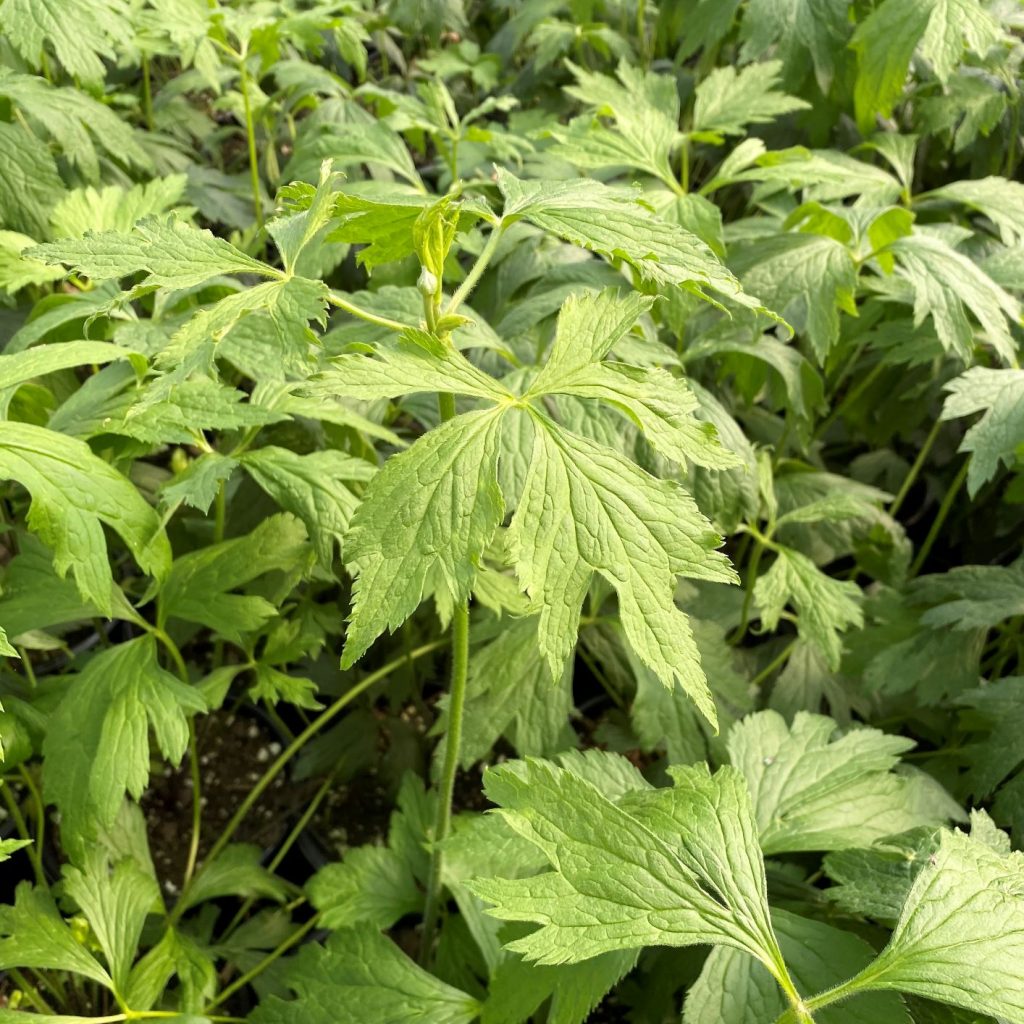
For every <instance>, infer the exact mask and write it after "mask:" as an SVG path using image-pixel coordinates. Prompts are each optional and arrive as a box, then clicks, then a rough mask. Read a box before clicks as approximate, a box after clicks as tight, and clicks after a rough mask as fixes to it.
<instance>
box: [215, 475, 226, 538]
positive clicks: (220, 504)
mask: <svg viewBox="0 0 1024 1024" xmlns="http://www.w3.org/2000/svg"><path fill="white" fill-rule="evenodd" d="M226 520H227V491H226V488H225V481H224V480H221V482H220V485H219V486H218V487H217V496H216V497H215V498H214V499H213V543H214V544H219V543H220V542H221V541H222V540H223V539H224V525H225V522H226Z"/></svg>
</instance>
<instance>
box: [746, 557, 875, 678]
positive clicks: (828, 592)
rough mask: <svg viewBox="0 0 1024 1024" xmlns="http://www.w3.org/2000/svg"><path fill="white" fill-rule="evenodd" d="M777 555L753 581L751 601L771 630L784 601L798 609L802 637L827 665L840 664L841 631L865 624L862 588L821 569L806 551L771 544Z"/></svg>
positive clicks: (776, 622) (833, 667) (784, 605)
mask: <svg viewBox="0 0 1024 1024" xmlns="http://www.w3.org/2000/svg"><path fill="white" fill-rule="evenodd" d="M775 547H776V550H777V554H778V557H777V558H776V559H775V561H774V562H773V563H772V565H771V568H770V569H768V571H767V572H765V573H762V574H761V575H760V576H759V577H758V578H757V582H756V583H755V584H754V600H755V602H756V603H757V606H758V608H759V609H760V613H761V622H762V624H763V625H764V627H765V628H766V629H769V630H773V629H775V627H776V626H778V624H779V619H780V617H781V615H782V612H783V610H784V609H785V607H786V605H788V604H791V605H792V606H793V607H794V608H795V609H796V611H797V616H798V619H797V624H798V628H799V630H800V634H801V636H803V637H804V638H805V639H807V640H808V641H810V642H811V643H813V644H814V645H815V646H816V647H817V648H818V649H819V650H820V651H821V653H822V654H823V655H824V656H825V659H826V661H827V662H828V664H829V666H830V667H831V668H832V669H833V671H834V670H835V669H837V668H838V667H839V662H840V659H841V657H842V640H841V639H840V634H841V633H842V632H844V631H845V630H847V629H849V628H850V627H851V626H860V625H863V622H864V615H863V612H862V611H861V608H860V599H861V590H860V587H858V586H857V584H856V583H854V582H853V581H852V580H837V579H833V578H832V577H831V576H827V575H826V574H825V573H823V572H822V571H821V570H820V569H819V568H818V567H817V566H816V565H815V564H814V563H813V562H812V561H811V560H810V559H809V558H808V557H807V556H806V555H804V554H801V553H800V552H799V551H794V550H793V549H792V548H787V547H783V546H782V545H775Z"/></svg>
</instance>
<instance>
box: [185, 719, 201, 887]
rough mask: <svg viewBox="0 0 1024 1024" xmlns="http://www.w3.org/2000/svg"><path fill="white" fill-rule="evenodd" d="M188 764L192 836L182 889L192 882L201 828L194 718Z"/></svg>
mask: <svg viewBox="0 0 1024 1024" xmlns="http://www.w3.org/2000/svg"><path fill="white" fill-rule="evenodd" d="M188 765H189V773H190V775H191V779H192V838H191V839H190V840H189V844H188V858H187V859H186V861H185V874H184V876H183V878H182V883H181V887H182V889H183V890H184V889H186V888H188V886H189V885H190V884H191V882H192V876H193V875H195V873H196V863H197V862H198V860H199V842H200V837H201V835H202V830H203V796H202V793H203V777H202V773H201V772H200V770H199V744H198V743H197V742H196V723H195V719H194V718H190V719H189V720H188Z"/></svg>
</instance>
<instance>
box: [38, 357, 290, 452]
mask: <svg viewBox="0 0 1024 1024" xmlns="http://www.w3.org/2000/svg"><path fill="white" fill-rule="evenodd" d="M30 351H31V350H30ZM247 397H248V396H247V395H246V394H245V392H244V391H239V390H238V389H237V388H231V387H227V386H225V385H223V384H218V383H217V382H216V381H213V380H211V379H210V378H209V377H195V378H193V379H191V380H185V381H181V382H179V383H176V384H174V385H173V386H171V387H169V388H168V389H167V395H166V397H165V398H163V399H161V400H152V395H151V394H147V393H146V392H143V397H142V400H141V401H139V402H137V403H135V404H134V405H132V406H130V407H129V408H128V409H127V410H126V411H125V414H124V417H123V418H122V419H119V420H117V421H114V422H111V423H108V424H107V425H106V426H107V429H108V430H109V431H110V433H113V434H125V435H126V436H128V437H134V438H135V439H136V440H139V441H144V442H147V443H149V444H167V443H169V442H177V443H178V444H194V443H195V441H196V437H197V434H198V435H201V434H202V432H203V431H204V430H235V429H238V428H240V427H261V426H264V425H265V424H267V423H276V422H278V421H280V420H282V419H285V418H286V417H285V415H284V414H283V413H277V412H273V411H271V410H270V409H263V408H261V407H260V406H259V405H257V404H256V403H255V402H252V401H245V399H246V398H247ZM111 419H113V417H111Z"/></svg>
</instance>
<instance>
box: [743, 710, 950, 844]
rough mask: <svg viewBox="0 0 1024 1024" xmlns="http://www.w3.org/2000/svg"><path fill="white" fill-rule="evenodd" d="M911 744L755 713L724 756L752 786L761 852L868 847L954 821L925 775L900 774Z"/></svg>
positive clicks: (807, 717)
mask: <svg viewBox="0 0 1024 1024" xmlns="http://www.w3.org/2000/svg"><path fill="white" fill-rule="evenodd" d="M910 746H911V744H910V743H909V742H908V741H907V740H905V739H903V738H901V737H899V736H887V735H886V734H884V733H882V732H879V731H878V730H877V729H863V728H862V729H852V730H850V731H849V732H847V733H845V734H844V735H842V736H838V737H837V736H836V725H835V722H833V721H832V719H830V718H826V717H825V716H824V715H812V714H809V713H807V712H803V711H802V712H799V713H798V714H797V715H796V717H795V718H794V720H793V724H792V726H791V727H790V726H787V725H786V722H785V719H783V717H782V716H781V715H780V714H778V713H776V712H774V711H761V712H758V713H757V714H756V715H751V716H750V717H748V718H746V719H744V720H743V721H742V722H740V723H738V724H737V725H735V726H733V728H732V731H731V732H730V733H729V737H728V747H729V757H730V759H731V761H732V763H733V764H734V765H735V766H736V767H737V768H738V769H739V770H740V771H741V772H742V773H743V776H744V778H745V779H746V780H747V785H748V786H749V787H750V792H751V796H752V800H753V807H754V815H755V817H756V820H757V827H758V831H759V834H760V843H761V848H762V849H763V850H764V852H765V853H769V854H770V853H781V852H784V851H791V850H835V849H843V848H845V847H852V846H868V845H870V844H871V843H872V842H874V841H875V840H876V839H881V838H883V837H884V836H889V835H893V834H895V833H897V832H905V831H907V830H908V829H911V828H915V827H917V826H920V825H939V824H941V823H942V822H944V821H946V820H948V819H949V818H950V817H955V816H959V813H960V812H959V811H958V808H957V805H956V804H955V803H954V802H953V801H952V800H951V799H950V798H949V797H948V796H947V795H946V794H945V793H944V792H943V791H942V790H941V789H940V788H939V787H938V786H937V785H936V784H935V783H934V782H933V781H932V780H931V779H929V778H928V777H927V776H919V775H914V774H900V773H897V772H894V771H893V770H892V769H893V768H895V767H896V765H897V763H898V759H899V755H900V754H901V753H904V752H905V751H906V750H908V749H909V747H910Z"/></svg>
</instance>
